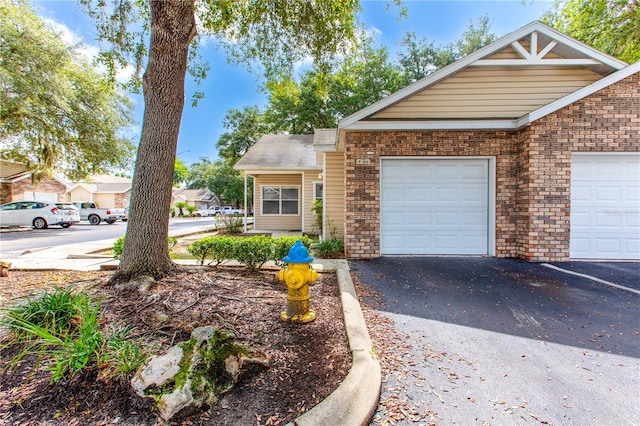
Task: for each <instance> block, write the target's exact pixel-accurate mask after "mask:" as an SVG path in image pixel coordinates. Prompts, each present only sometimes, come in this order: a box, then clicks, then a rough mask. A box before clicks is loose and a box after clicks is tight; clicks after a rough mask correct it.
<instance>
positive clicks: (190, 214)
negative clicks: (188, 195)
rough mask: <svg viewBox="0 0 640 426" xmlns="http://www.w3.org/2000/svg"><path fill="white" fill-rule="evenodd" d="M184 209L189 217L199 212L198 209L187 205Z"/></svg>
mask: <svg viewBox="0 0 640 426" xmlns="http://www.w3.org/2000/svg"><path fill="white" fill-rule="evenodd" d="M186 209H187V212H189V216H193V214H194V213H195V212H197V211H198V210H199V209H198V207H196V206H192V205H191V204H189V205H187V207H186Z"/></svg>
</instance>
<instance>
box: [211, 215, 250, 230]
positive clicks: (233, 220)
mask: <svg viewBox="0 0 640 426" xmlns="http://www.w3.org/2000/svg"><path fill="white" fill-rule="evenodd" d="M216 218H217V219H216V220H217V226H218V229H220V228H224V229H226V231H227V232H228V233H229V234H239V233H240V232H242V230H243V228H244V217H243V216H242V215H240V214H238V213H234V214H221V215H218V216H216Z"/></svg>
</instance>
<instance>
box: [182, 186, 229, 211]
mask: <svg viewBox="0 0 640 426" xmlns="http://www.w3.org/2000/svg"><path fill="white" fill-rule="evenodd" d="M177 202H183V203H187V204H188V205H190V206H196V207H197V208H198V210H205V209H208V208H209V207H213V206H219V205H220V200H219V199H218V197H217V196H216V195H215V194H214V193H213V192H211V191H209V190H208V189H177V188H174V189H173V195H172V199H171V205H172V206H173V205H175V203H177Z"/></svg>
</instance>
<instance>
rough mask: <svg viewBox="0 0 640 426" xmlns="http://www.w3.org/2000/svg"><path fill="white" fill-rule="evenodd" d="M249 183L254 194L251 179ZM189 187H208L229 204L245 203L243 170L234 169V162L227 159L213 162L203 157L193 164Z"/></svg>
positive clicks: (188, 182)
mask: <svg viewBox="0 0 640 426" xmlns="http://www.w3.org/2000/svg"><path fill="white" fill-rule="evenodd" d="M229 155H232V154H229ZM248 184H249V185H248V194H252V193H253V191H252V188H253V183H252V180H251V179H250V180H249V182H248ZM187 188H189V189H203V188H207V189H208V190H209V191H211V192H213V193H214V194H216V195H217V196H218V197H219V198H221V199H222V200H224V202H225V203H227V204H244V177H243V176H242V172H240V171H239V170H234V168H233V164H229V162H228V161H226V160H220V161H216V162H211V161H209V160H208V159H206V158H201V159H200V161H199V162H196V163H194V164H192V165H191V168H190V169H189V175H188V177H187Z"/></svg>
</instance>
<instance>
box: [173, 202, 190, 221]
mask: <svg viewBox="0 0 640 426" xmlns="http://www.w3.org/2000/svg"><path fill="white" fill-rule="evenodd" d="M188 205H189V204H187V203H186V202H185V201H178V202H177V203H175V204H174V206H175V208H176V209H178V217H183V216H184V210H185V209H186V208H187V206H188Z"/></svg>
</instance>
